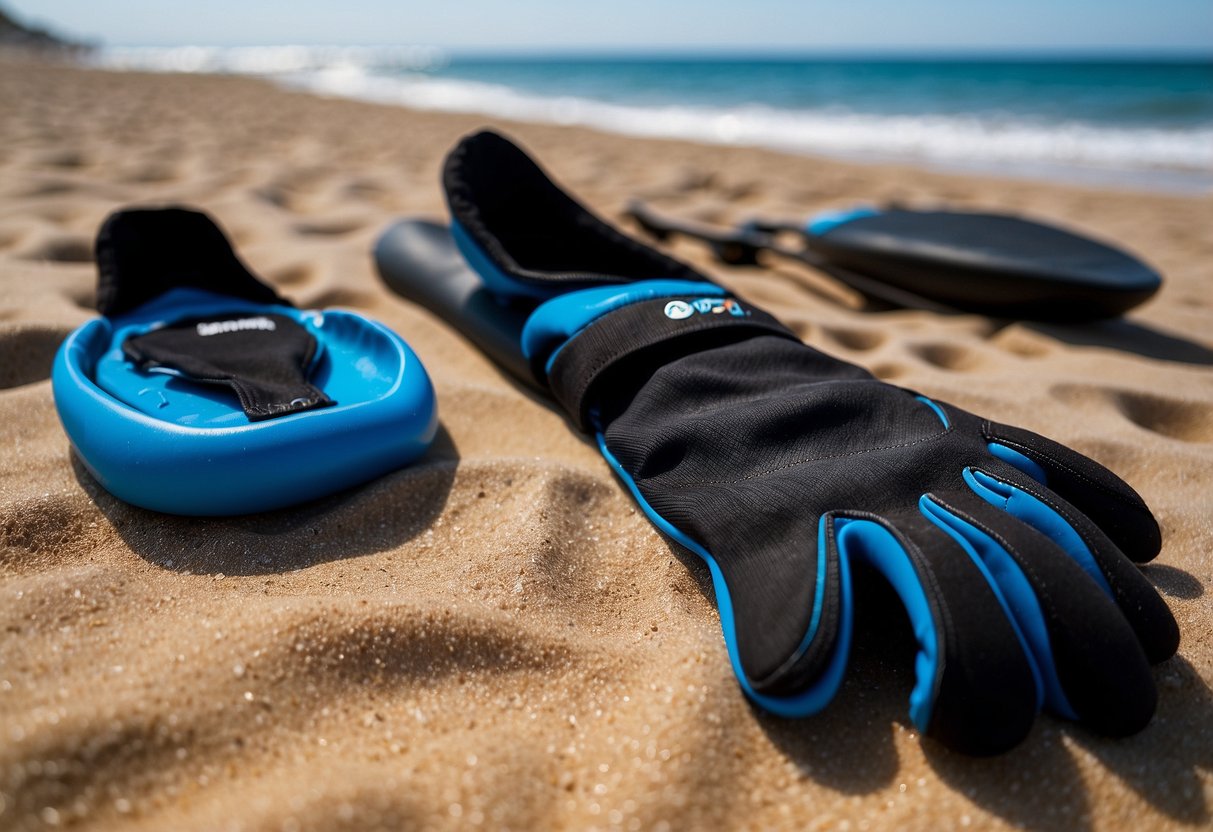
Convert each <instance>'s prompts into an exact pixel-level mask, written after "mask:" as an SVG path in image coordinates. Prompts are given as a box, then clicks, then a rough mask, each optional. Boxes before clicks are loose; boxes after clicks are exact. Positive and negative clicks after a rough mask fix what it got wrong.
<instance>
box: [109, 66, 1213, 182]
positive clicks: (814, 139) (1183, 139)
mask: <svg viewBox="0 0 1213 832" xmlns="http://www.w3.org/2000/svg"><path fill="white" fill-rule="evenodd" d="M99 60H100V61H101V62H102V63H103V64H104V65H106V66H110V67H115V68H142V69H155V70H161V71H185V72H233V73H241V74H256V75H266V76H270V77H273V78H275V79H277V80H279V81H280V82H282V83H285V84H287V85H289V86H292V87H296V88H301V89H306V90H309V91H311V92H315V93H319V94H322V95H332V96H340V97H348V98H357V99H362V100H368V101H375V102H380V103H390V104H400V105H403V106H408V107H413V108H418V109H426V110H440V111H446V112H459V113H477V114H481V115H485V116H489V117H496V118H505V119H515V120H520V121H534V122H546V123H555V124H564V125H580V126H586V127H593V128H597V129H600V130H607V131H612V132H616V133H623V134H627V135H633V136H644V137H652V138H677V139H688V140H693V141H701V142H712V143H719V144H736V145H747V146H759V147H769V148H774V149H778V150H786V151H794V152H806V153H823V154H831V155H838V156H846V157H864V156H868V157H879V158H885V159H890V158H891V159H899V158H900V159H906V160H922V161H927V162H930V163H935V164H943V165H963V166H976V167H991V166H995V167H996V166H1001V165H1008V166H1010V167H1012V168H1014V167H1019V168H1022V169H1028V168H1031V167H1032V166H1038V167H1041V166H1043V167H1057V166H1067V167H1074V168H1086V169H1096V170H1098V169H1104V170H1112V171H1130V172H1131V171H1149V170H1156V171H1168V172H1170V173H1171V174H1173V175H1174V174H1191V175H1192V176H1193V177H1195V179H1199V180H1201V181H1202V182H1203V183H1206V184H1207V182H1208V180H1209V175H1210V174H1213V127H1202V128H1194V129H1183V130H1171V129H1157V128H1148V127H1116V126H1103V125H1093V124H1085V123H1081V122H1073V123H1039V124H1034V123H1027V122H1024V121H1022V120H1017V119H1015V118H1014V117H1013V116H1007V117H1005V118H994V117H989V116H984V117H964V116H955V115H921V116H905V115H879V114H867V113H855V112H847V111H845V110H842V109H838V108H831V109H819V110H782V109H776V108H772V107H768V106H764V105H760V104H753V105H745V106H733V107H720V108H713V107H703V106H678V105H667V106H655V105H645V106H641V105H632V104H619V103H608V102H605V101H598V100H592V99H587V98H577V97H567V96H546V95H536V94H531V93H527V92H522V91H519V90H516V89H513V88H511V87H508V86H504V85H499V84H492V83H485V82H482V81H468V80H459V79H453V78H448V77H443V76H441V75H434V74H431V71H432V70H434V69H435V68H441V67H442V66H443V65H444V64H445V58H444V56H443V55H442V54H441V53H440V52H438V51H436V50H432V49H417V48H373V47H358V48H349V47H246V48H226V49H202V48H192V47H191V48H174V49H138V50H110V51H108V52H106V53H103V54H102V56H101V57H100V58H99ZM368 67H370V68H371V69H368ZM1194 181H1195V180H1194Z"/></svg>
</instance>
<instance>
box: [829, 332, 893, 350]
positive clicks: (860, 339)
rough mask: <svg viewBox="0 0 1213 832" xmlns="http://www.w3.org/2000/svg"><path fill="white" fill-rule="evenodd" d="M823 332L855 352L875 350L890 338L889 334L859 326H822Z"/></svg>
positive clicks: (838, 343)
mask: <svg viewBox="0 0 1213 832" xmlns="http://www.w3.org/2000/svg"><path fill="white" fill-rule="evenodd" d="M821 331H822V334H823V335H825V337H826V338H828V339H829V340H830V341H833V342H834V343H835V344H837V345H838V346H840V347H842V348H844V349H848V350H852V351H853V352H867V351H868V350H874V349H876V348H877V347H879V346H880V345H881V344H883V343H884V342H885V341H886V340H888V336H887V335H885V334H884V333H883V332H880V331H878V330H876V329H862V328H859V327H822V329H821Z"/></svg>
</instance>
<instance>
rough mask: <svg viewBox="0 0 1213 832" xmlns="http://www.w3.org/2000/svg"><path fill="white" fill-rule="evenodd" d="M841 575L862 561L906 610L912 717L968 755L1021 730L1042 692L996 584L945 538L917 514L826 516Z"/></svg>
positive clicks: (999, 747) (1001, 746) (997, 745)
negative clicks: (913, 647)
mask: <svg viewBox="0 0 1213 832" xmlns="http://www.w3.org/2000/svg"><path fill="white" fill-rule="evenodd" d="M829 540H830V545H831V546H832V547H834V549H835V550H836V551H837V553H838V558H839V560H840V562H841V563H842V568H843V571H848V570H849V569H850V566H851V565H852V564H856V563H859V562H863V563H865V564H867V565H868V566H870V567H871V568H873V569H874V570H875V571H876V572H878V573H880V574H881V575H882V576H883V577H884V578H885V579H886V580H887V581H888V582H889V583H890V584H891V585H892V587H893V589H894V590H895V591H896V593H897V595H898V596H899V598H900V599H901V602H902V604H903V605H904V606H905V609H906V612H907V614H908V615H909V617H910V622H911V625H912V626H913V628H914V633H915V636H916V638H917V640H918V647H919V650H918V655H917V656H916V658H915V676H916V683H915V686H914V690H913V692H912V694H911V696H910V717H911V719H912V720H913V722H914V724H915V725H916V726H917V727H918V728H919V729H920V730H922V731H923V732H924V733H926V734H930V735H931V736H933V737H935V738H936V739H938V740H939V741H940V742H942V743H944V744H945V745H948V746H950V747H952V748H954V749H956V750H958V751H962V752H965V753H968V754H996V753H999V752H1001V751H1005V750H1006V749H1008V748H1010V747H1012V746H1014V745H1015V744H1017V743H1018V742H1020V741H1021V740H1022V739H1023V738H1024V736H1026V735H1027V732H1028V730H1029V729H1030V728H1031V726H1032V721H1033V719H1034V718H1035V715H1036V713H1037V711H1038V710H1039V709H1040V691H1039V686H1038V684H1037V682H1036V679H1035V676H1034V675H1033V671H1032V665H1031V662H1030V660H1029V658H1028V657H1027V655H1026V653H1025V650H1024V647H1023V646H1022V644H1021V641H1020V639H1019V637H1018V635H1017V633H1016V630H1015V627H1014V624H1013V623H1012V621H1011V620H1010V619H1009V618H1008V617H1007V615H1006V613H1005V612H1004V611H1003V609H1002V607H1001V606H1000V604H999V601H998V598H997V596H996V593H995V590H994V589H993V587H992V586H991V585H990V583H989V582H988V581H987V579H986V577H985V576H984V575H983V574H982V572H981V570H980V569H979V568H978V567H977V566H976V565H975V564H974V562H973V560H972V559H970V557H969V556H968V555H967V554H966V553H965V551H964V550H963V549H962V548H961V547H960V545H959V544H957V543H956V541H954V540H953V539H952V538H950V537H949V536H948V535H947V534H945V533H944V532H943V531H941V530H940V529H938V528H936V527H935V526H934V525H933V524H932V523H931V522H930V521H928V520H927V519H926V518H925V517H923V516H922V515H921V514H919V513H918V512H916V511H907V512H906V513H905V515H904V516H898V517H894V518H892V522H890V521H889V520H886V519H883V518H879V517H875V516H873V515H854V514H852V515H847V516H837V517H834V518H832V521H831V528H830V533H829Z"/></svg>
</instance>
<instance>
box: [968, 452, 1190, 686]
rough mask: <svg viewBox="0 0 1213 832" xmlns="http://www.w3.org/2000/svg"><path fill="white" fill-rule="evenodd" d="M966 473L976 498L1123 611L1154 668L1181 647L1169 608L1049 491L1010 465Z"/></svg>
mask: <svg viewBox="0 0 1213 832" xmlns="http://www.w3.org/2000/svg"><path fill="white" fill-rule="evenodd" d="M988 467H989V470H988V471H984V470H982V469H980V468H966V469H965V471H964V479H965V482H966V483H967V484H968V486H969V488H971V489H972V490H973V491H974V492H975V493H976V494H977V496H979V497H981V498H982V499H983V500H985V501H986V502H987V503H990V504H991V505H994V506H996V507H997V508H1000V509H1002V510H1004V511H1006V512H1007V513H1009V514H1011V515H1012V516H1014V517H1017V518H1019V519H1020V520H1022V521H1023V522H1024V523H1027V524H1028V525H1029V526H1031V527H1032V528H1034V529H1036V530H1037V531H1038V532H1040V533H1041V534H1043V535H1044V536H1045V537H1047V538H1049V539H1050V540H1052V541H1053V542H1054V543H1056V544H1057V545H1058V546H1059V547H1060V548H1061V549H1062V550H1063V551H1064V552H1065V553H1066V554H1067V555H1069V556H1070V558H1071V559H1073V560H1074V562H1076V563H1077V564H1078V565H1079V566H1080V567H1082V569H1083V571H1084V572H1086V573H1087V574H1088V575H1089V576H1090V577H1091V578H1092V580H1094V581H1095V583H1096V585H1097V586H1099V588H1100V589H1101V590H1103V592H1104V593H1105V594H1106V595H1108V597H1109V598H1111V599H1112V600H1114V601H1115V602H1116V604H1117V605H1118V606H1119V607H1120V610H1121V612H1122V613H1123V614H1124V616H1125V618H1126V619H1128V621H1129V624H1130V626H1132V628H1133V631H1134V632H1135V633H1136V634H1137V639H1138V641H1139V642H1140V643H1141V646H1142V649H1143V650H1145V653H1146V657H1147V658H1148V659H1149V661H1150V662H1151V663H1157V662H1161V661H1165V660H1166V659H1169V658H1170V657H1171V656H1173V655H1174V654H1175V650H1176V649H1177V648H1178V647H1179V627H1178V625H1177V624H1176V623H1175V618H1174V616H1172V615H1171V610H1170V609H1168V608H1167V605H1166V602H1165V601H1163V600H1162V598H1161V597H1160V596H1159V594H1158V593H1157V592H1156V591H1155V590H1154V587H1153V586H1151V585H1150V582H1149V581H1147V580H1146V578H1145V576H1144V575H1142V574H1141V570H1139V569H1138V568H1137V567H1136V566H1134V565H1133V563H1132V562H1130V561H1129V559H1128V558H1126V557H1125V556H1124V555H1123V554H1122V553H1121V552H1120V550H1119V549H1118V548H1117V547H1116V544H1115V543H1113V542H1112V540H1111V539H1110V538H1109V537H1108V536H1107V535H1106V534H1104V533H1103V531H1102V530H1101V529H1100V528H1099V527H1098V526H1097V525H1096V524H1095V523H1093V522H1091V520H1090V518H1088V517H1087V516H1086V515H1085V514H1083V513H1082V512H1081V511H1079V510H1078V509H1077V508H1076V507H1075V506H1074V505H1072V504H1071V503H1069V502H1068V501H1066V500H1065V499H1064V498H1062V497H1061V496H1060V495H1058V494H1057V493H1055V492H1053V491H1052V490H1051V489H1048V488H1045V487H1044V486H1042V485H1041V484H1040V483H1039V482H1037V481H1036V480H1034V479H1032V478H1031V477H1028V476H1025V475H1024V474H1023V473H1022V472H1020V471H1019V470H1018V469H1016V468H1013V467H1012V466H1010V465H990V466H988Z"/></svg>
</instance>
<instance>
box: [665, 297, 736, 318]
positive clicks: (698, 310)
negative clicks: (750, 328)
mask: <svg viewBox="0 0 1213 832" xmlns="http://www.w3.org/2000/svg"><path fill="white" fill-rule="evenodd" d="M726 313H727V314H729V315H732V316H733V317H735V318H744V317H745V316H746V314H747V313H746V311H745V309H743V308H742V307H741V304H740V303H738V302H737V301H736V300H734V299H733V298H698V299H697V300H691V301H686V300H672V301H670V302H669V303H667V304H666V305H665V316H666V317H667V318H669V319H670V320H674V321H683V320H686V319H687V318H689V317H691V316H692V315H723V314H726Z"/></svg>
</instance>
